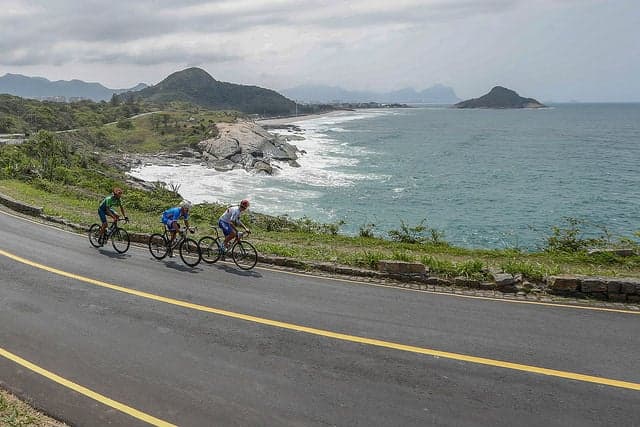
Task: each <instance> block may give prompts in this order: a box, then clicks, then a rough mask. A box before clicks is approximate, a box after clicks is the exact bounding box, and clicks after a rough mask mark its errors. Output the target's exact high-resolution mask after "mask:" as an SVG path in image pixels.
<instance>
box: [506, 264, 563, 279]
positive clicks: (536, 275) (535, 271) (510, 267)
mask: <svg viewBox="0 0 640 427" xmlns="http://www.w3.org/2000/svg"><path fill="white" fill-rule="evenodd" d="M500 267H501V268H502V271H504V272H505V273H510V274H514V275H515V274H522V276H523V277H525V278H527V279H530V280H533V281H535V282H541V281H542V280H543V279H544V277H545V276H548V275H552V274H556V273H557V272H558V271H559V269H558V268H557V267H554V268H546V267H544V266H543V265H542V264H539V263H535V264H532V263H529V262H527V261H518V260H515V259H514V260H510V261H507V262H505V263H503V264H502V265H501V266H500Z"/></svg>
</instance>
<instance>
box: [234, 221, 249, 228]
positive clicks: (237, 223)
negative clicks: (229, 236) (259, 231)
mask: <svg viewBox="0 0 640 427" xmlns="http://www.w3.org/2000/svg"><path fill="white" fill-rule="evenodd" d="M236 225H241V226H242V228H244V231H249V229H248V228H247V226H246V225H244V224H243V223H242V221H240V219H238V220H236ZM233 228H234V230H236V231H238V229H237V228H236V227H235V226H234V227H233Z"/></svg>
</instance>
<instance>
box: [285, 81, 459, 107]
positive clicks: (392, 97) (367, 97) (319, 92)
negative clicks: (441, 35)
mask: <svg viewBox="0 0 640 427" xmlns="http://www.w3.org/2000/svg"><path fill="white" fill-rule="evenodd" d="M281 92H282V93H283V94H284V95H285V96H287V97H289V98H291V99H295V100H296V101H298V102H306V103H324V104H326V103H336V102H380V103H390V104H391V103H405V104H455V103H456V102H458V101H460V98H458V97H457V96H456V94H455V92H454V90H453V89H452V88H450V87H448V86H443V85H435V86H431V87H430V88H427V89H424V90H422V91H420V92H418V91H416V90H414V89H409V88H407V89H401V90H397V91H393V92H384V93H378V92H369V91H351V90H346V89H343V88H341V87H335V86H323V85H303V86H297V87H294V88H291V89H284V90H282V91H281Z"/></svg>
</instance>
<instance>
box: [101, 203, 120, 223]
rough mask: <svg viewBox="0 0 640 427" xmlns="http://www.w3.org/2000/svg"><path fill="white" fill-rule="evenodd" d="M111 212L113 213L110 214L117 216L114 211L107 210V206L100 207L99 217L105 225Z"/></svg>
mask: <svg viewBox="0 0 640 427" xmlns="http://www.w3.org/2000/svg"><path fill="white" fill-rule="evenodd" d="M109 211H111V212H110V213H111V214H112V215H115V214H116V213H115V211H114V210H113V209H109V208H107V206H106V205H100V207H99V208H98V216H99V217H100V221H102V223H103V224H104V223H105V222H107V212H109Z"/></svg>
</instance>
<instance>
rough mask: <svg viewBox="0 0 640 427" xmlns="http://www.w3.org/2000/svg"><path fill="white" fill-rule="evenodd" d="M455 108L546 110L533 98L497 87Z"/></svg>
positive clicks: (456, 105) (458, 104) (459, 103)
mask: <svg viewBox="0 0 640 427" xmlns="http://www.w3.org/2000/svg"><path fill="white" fill-rule="evenodd" d="M453 107H454V108H545V107H546V106H545V105H543V104H541V103H540V102H538V101H537V100H535V99H533V98H523V97H521V96H520V95H518V94H517V93H516V92H515V91H513V90H511V89H507V88H505V87H502V86H496V87H494V88H493V89H491V91H490V92H489V93H488V94H486V95H484V96H481V97H480V98H473V99H468V100H466V101H462V102H458V103H457V104H455V105H454V106H453Z"/></svg>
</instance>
